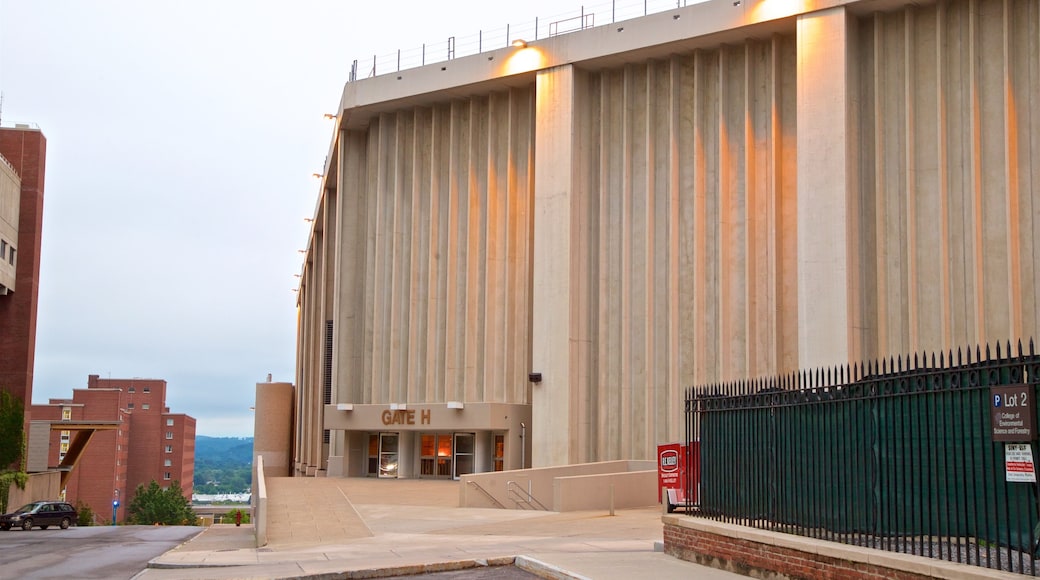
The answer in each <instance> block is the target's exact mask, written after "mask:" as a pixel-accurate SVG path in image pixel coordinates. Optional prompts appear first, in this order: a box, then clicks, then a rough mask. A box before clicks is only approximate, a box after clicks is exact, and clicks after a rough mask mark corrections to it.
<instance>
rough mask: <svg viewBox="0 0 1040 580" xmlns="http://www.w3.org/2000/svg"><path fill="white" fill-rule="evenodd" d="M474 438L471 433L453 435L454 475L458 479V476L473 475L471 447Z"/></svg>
mask: <svg viewBox="0 0 1040 580" xmlns="http://www.w3.org/2000/svg"><path fill="white" fill-rule="evenodd" d="M475 439H476V436H475V435H474V434H473V433H456V434H455V474H454V475H453V477H454V478H455V479H458V478H459V476H460V475H466V474H469V473H473V446H474V440H475Z"/></svg>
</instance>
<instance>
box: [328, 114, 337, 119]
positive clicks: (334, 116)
mask: <svg viewBox="0 0 1040 580" xmlns="http://www.w3.org/2000/svg"><path fill="white" fill-rule="evenodd" d="M325 118H326V119H335V118H336V115H333V114H332V113H325Z"/></svg>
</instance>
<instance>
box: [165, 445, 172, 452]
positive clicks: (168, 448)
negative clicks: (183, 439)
mask: <svg viewBox="0 0 1040 580" xmlns="http://www.w3.org/2000/svg"><path fill="white" fill-rule="evenodd" d="M166 452H167V453H173V445H167V446H166Z"/></svg>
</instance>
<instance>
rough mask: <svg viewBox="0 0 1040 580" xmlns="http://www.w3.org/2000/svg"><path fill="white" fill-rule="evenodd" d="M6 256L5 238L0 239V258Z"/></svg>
mask: <svg viewBox="0 0 1040 580" xmlns="http://www.w3.org/2000/svg"><path fill="white" fill-rule="evenodd" d="M6 257H7V240H0V260H3V259H4V258H6Z"/></svg>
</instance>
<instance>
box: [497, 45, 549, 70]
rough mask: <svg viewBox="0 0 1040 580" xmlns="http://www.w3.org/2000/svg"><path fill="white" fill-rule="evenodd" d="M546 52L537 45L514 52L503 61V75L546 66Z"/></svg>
mask: <svg viewBox="0 0 1040 580" xmlns="http://www.w3.org/2000/svg"><path fill="white" fill-rule="evenodd" d="M545 63H546V58H545V53H543V52H542V51H541V50H539V49H538V48H536V47H533V46H528V47H527V48H521V49H520V50H517V51H516V52H514V53H512V54H510V55H509V57H507V58H506V59H505V62H503V63H502V74H503V75H515V74H519V73H525V72H530V71H533V70H538V69H541V68H545Z"/></svg>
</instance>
